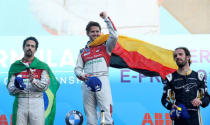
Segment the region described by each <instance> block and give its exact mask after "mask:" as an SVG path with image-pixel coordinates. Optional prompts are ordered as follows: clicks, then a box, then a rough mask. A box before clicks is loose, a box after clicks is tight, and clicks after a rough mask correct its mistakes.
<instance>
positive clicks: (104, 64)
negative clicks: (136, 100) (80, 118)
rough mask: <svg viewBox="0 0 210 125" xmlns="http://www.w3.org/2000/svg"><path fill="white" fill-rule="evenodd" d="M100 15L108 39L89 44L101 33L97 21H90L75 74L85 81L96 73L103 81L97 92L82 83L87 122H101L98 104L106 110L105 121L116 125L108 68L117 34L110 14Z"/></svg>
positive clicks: (92, 123)
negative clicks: (113, 116)
mask: <svg viewBox="0 0 210 125" xmlns="http://www.w3.org/2000/svg"><path fill="white" fill-rule="evenodd" d="M100 16H101V18H102V19H104V21H105V23H106V24H107V28H108V30H109V38H108V40H107V41H106V42H105V43H104V44H101V45H98V46H94V47H90V46H89V44H90V43H91V42H92V41H94V40H95V39H96V38H97V37H99V36H100V35H101V27H100V25H99V24H98V23H97V22H93V21H91V22H89V24H88V25H87V27H86V32H87V35H88V37H89V39H90V41H88V43H87V45H86V47H85V48H84V49H81V50H80V53H79V56H78V60H77V64H76V67H75V74H76V76H77V77H78V78H79V79H80V80H82V81H85V80H87V79H88V77H89V76H95V77H97V78H98V79H99V80H100V81H101V83H102V88H101V90H100V91H97V92H93V91H90V89H88V85H87V84H85V83H83V84H82V93H83V106H84V110H85V114H86V117H87V125H97V124H98V117H97V106H99V109H100V110H104V111H105V122H106V124H113V119H112V96H111V89H110V84H109V78H108V72H109V68H108V67H109V62H110V58H111V53H112V50H113V49H114V47H115V44H116V42H117V39H118V35H117V31H116V29H115V27H114V25H113V23H112V22H111V20H110V18H109V17H108V16H107V14H106V13H105V12H101V13H100Z"/></svg>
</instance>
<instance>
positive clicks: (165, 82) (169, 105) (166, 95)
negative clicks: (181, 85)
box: [161, 77, 173, 110]
mask: <svg viewBox="0 0 210 125" xmlns="http://www.w3.org/2000/svg"><path fill="white" fill-rule="evenodd" d="M162 82H163V85H164V87H163V95H162V98H161V102H162V105H163V106H164V107H165V108H167V109H168V110H171V109H172V105H173V104H172V103H171V101H170V99H169V92H170V90H171V88H170V85H169V80H168V79H167V77H166V79H165V80H162Z"/></svg>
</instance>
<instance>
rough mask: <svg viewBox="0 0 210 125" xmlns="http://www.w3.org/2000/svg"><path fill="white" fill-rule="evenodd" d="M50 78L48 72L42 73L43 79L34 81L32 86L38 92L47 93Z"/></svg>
mask: <svg viewBox="0 0 210 125" xmlns="http://www.w3.org/2000/svg"><path fill="white" fill-rule="evenodd" d="M49 83H50V78H49V74H48V72H47V71H46V70H43V71H42V74H41V79H35V78H34V79H33V81H32V85H33V86H34V87H35V88H36V89H37V90H38V91H45V90H47V88H48V87H49Z"/></svg>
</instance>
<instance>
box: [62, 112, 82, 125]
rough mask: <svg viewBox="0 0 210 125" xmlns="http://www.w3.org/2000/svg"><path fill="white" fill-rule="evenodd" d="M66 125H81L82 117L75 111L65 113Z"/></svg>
mask: <svg viewBox="0 0 210 125" xmlns="http://www.w3.org/2000/svg"><path fill="white" fill-rule="evenodd" d="M65 121H66V125H82V123H83V116H82V113H80V112H79V111H77V110H72V111H70V112H68V113H67V115H66V118H65Z"/></svg>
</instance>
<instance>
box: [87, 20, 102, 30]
mask: <svg viewBox="0 0 210 125" xmlns="http://www.w3.org/2000/svg"><path fill="white" fill-rule="evenodd" d="M92 26H97V27H99V29H100V30H101V26H100V24H99V23H98V22H95V21H90V22H89V23H88V24H87V26H86V32H87V33H89V32H90V28H91V27H92Z"/></svg>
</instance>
